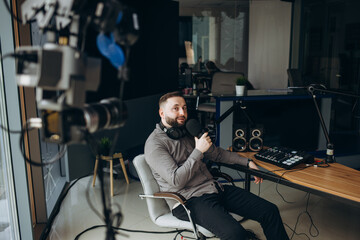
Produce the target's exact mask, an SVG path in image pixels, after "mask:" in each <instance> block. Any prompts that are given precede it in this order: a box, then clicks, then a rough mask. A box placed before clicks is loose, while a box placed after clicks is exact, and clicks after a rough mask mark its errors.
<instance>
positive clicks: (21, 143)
mask: <svg viewBox="0 0 360 240" xmlns="http://www.w3.org/2000/svg"><path fill="white" fill-rule="evenodd" d="M29 123H30V122H29V120H28V121H27V122H26V123H25V124H24V127H23V129H22V131H21V134H20V139H19V146H20V149H21V154H22V156H23V157H24V159H25V161H26V162H28V163H29V164H31V165H33V166H37V167H43V166H46V165H50V164H53V163H54V162H57V161H59V160H60V159H61V158H62V156H64V154H65V152H66V150H67V147H66V145H60V151H59V152H58V153H57V154H56V155H55V156H54V157H53V158H52V159H51V160H49V161H46V162H41V163H38V162H34V161H33V160H31V159H30V158H28V157H27V156H26V153H25V142H24V140H25V139H24V138H25V133H26V134H27V131H30V130H34V129H37V128H38V127H30V128H29V127H28V125H29Z"/></svg>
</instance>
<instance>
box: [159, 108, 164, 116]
mask: <svg viewBox="0 0 360 240" xmlns="http://www.w3.org/2000/svg"><path fill="white" fill-rule="evenodd" d="M159 115H160V117H161V118H163V117H164V110H163V109H162V108H159Z"/></svg>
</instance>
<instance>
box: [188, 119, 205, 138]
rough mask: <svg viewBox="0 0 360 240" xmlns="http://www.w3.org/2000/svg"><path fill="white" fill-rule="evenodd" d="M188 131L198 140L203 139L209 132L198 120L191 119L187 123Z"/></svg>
mask: <svg viewBox="0 0 360 240" xmlns="http://www.w3.org/2000/svg"><path fill="white" fill-rule="evenodd" d="M186 130H187V131H188V132H189V134H190V135H191V136H193V137H197V138H201V136H202V135H203V134H204V133H205V132H208V131H209V130H208V129H207V128H203V127H202V126H201V124H200V123H199V122H198V121H197V120H196V119H189V120H188V121H187V122H186Z"/></svg>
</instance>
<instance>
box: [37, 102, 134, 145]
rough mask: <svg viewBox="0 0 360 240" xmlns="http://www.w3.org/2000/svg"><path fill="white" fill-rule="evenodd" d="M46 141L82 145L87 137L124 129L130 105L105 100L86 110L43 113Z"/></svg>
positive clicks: (87, 107)
mask: <svg viewBox="0 0 360 240" xmlns="http://www.w3.org/2000/svg"><path fill="white" fill-rule="evenodd" d="M41 115H42V116H41V117H42V123H43V138H44V140H45V141H48V142H53V143H69V144H70V143H79V142H82V141H83V140H84V139H85V138H86V134H87V133H95V132H97V131H100V130H106V129H114V128H119V127H122V126H123V125H124V124H125V122H126V119H127V116H128V114H127V108H126V105H125V104H124V103H123V102H122V101H120V100H119V99H117V98H109V99H103V100H101V101H100V102H99V103H93V104H87V105H85V106H84V107H83V108H66V109H63V110H62V111H53V110H49V109H47V110H43V111H41Z"/></svg>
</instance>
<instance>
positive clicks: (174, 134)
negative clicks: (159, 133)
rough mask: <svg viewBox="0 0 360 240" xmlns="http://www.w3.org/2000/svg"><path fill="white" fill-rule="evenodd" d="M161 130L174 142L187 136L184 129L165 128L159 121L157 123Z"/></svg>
mask: <svg viewBox="0 0 360 240" xmlns="http://www.w3.org/2000/svg"><path fill="white" fill-rule="evenodd" d="M159 125H160V128H161V130H163V131H164V132H165V133H166V135H168V137H169V138H171V139H174V140H179V139H180V138H182V137H185V136H186V134H187V131H186V128H185V127H171V128H166V127H165V126H164V124H163V123H162V122H161V121H160V123H159Z"/></svg>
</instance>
